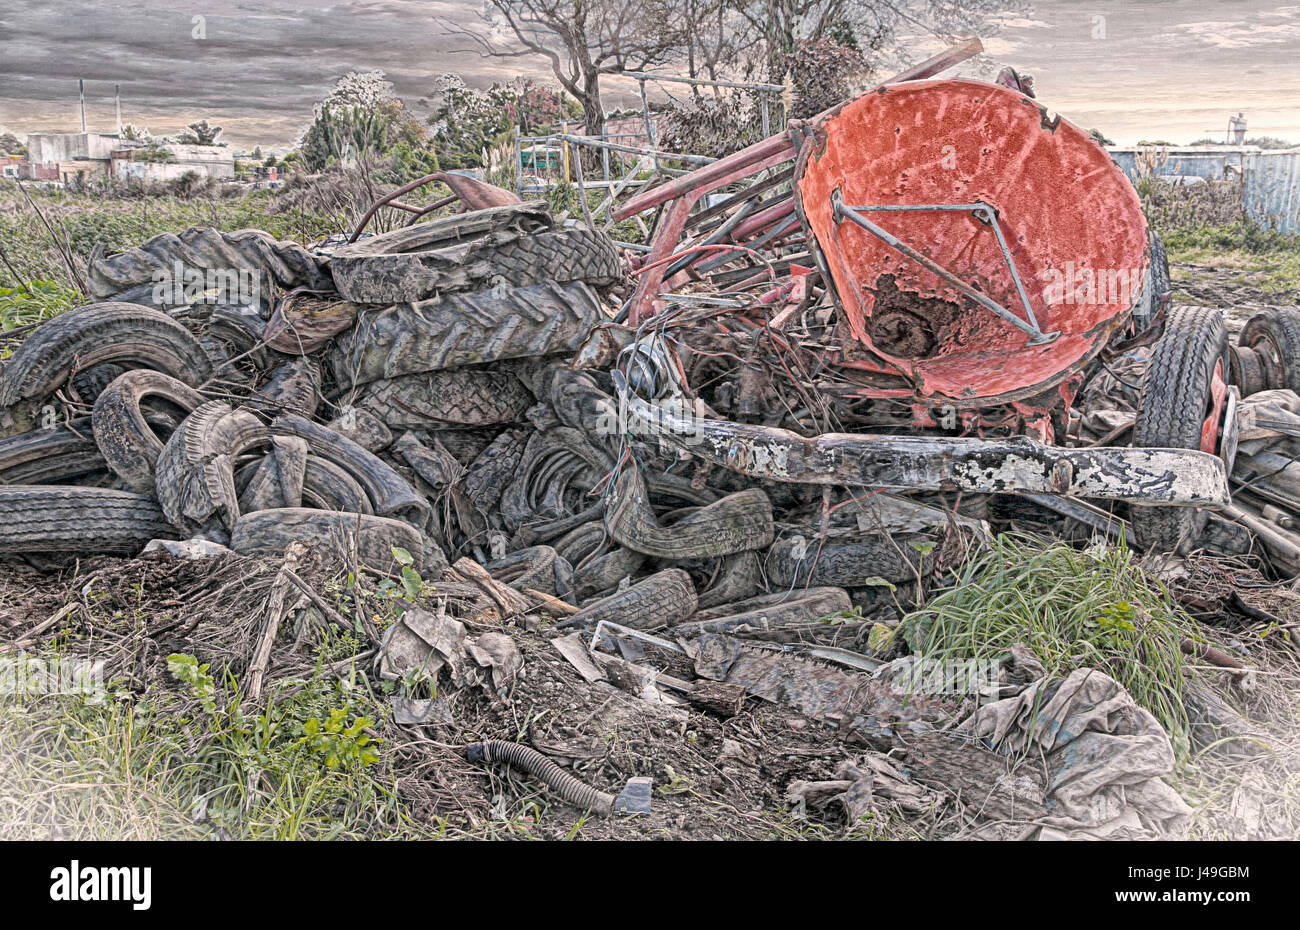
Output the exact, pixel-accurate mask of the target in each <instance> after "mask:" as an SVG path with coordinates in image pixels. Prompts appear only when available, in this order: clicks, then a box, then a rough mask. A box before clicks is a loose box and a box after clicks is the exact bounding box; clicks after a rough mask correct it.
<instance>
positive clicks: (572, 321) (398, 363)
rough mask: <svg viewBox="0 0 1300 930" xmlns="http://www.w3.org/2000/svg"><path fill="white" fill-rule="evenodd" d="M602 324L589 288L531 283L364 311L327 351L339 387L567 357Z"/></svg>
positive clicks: (603, 316)
mask: <svg viewBox="0 0 1300 930" xmlns="http://www.w3.org/2000/svg"><path fill="white" fill-rule="evenodd" d="M605 319H606V317H605V311H604V310H603V309H602V308H601V305H600V301H599V300H598V299H597V297H596V295H595V294H594V293H593V292H592V291H591V289H590V288H589V287H587V285H585V284H582V283H581V282H575V283H570V284H556V283H554V282H547V283H545V284H534V285H530V286H527V287H504V288H500V289H496V288H493V289H490V290H486V291H477V292H475V293H471V294H448V295H447V296H445V297H443V298H442V299H440V300H436V301H432V300H430V301H423V302H420V303H413V304H396V305H394V306H391V307H385V308H383V309H377V310H365V311H362V312H361V313H360V314H359V315H358V316H357V323H356V325H355V326H353V327H352V328H351V329H349V330H348V331H347V332H345V333H341V334H340V335H339V336H338V337H337V338H336V339H335V340H334V346H333V348H332V349H330V351H329V355H328V358H329V364H330V368H331V370H332V372H333V374H334V380H335V381H336V382H337V383H338V384H339V385H340V386H342V387H344V388H346V387H349V386H352V385H358V384H368V383H369V382H371V381H379V380H381V379H383V378H396V377H398V376H399V375H413V374H419V373H420V372H425V371H438V370H441V369H444V368H458V367H460V366H462V365H478V364H481V363H483V362H494V361H498V360H500V359H507V358H531V357H540V356H545V355H554V354H556V353H563V352H572V351H574V350H575V349H577V348H578V346H580V345H581V344H582V343H583V341H584V340H585V339H586V338H587V336H588V335H589V334H590V333H591V331H592V330H593V329H594V328H595V327H596V325H597V324H599V323H602V322H604V321H605Z"/></svg>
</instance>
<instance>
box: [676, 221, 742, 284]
mask: <svg viewBox="0 0 1300 930" xmlns="http://www.w3.org/2000/svg"><path fill="white" fill-rule="evenodd" d="M753 207H754V204H753V203H743V204H741V205H740V209H739V210H737V211H736V213H735V215H734V216H731V217H729V218H728V219H727V221H726V222H725V223H723V224H722V225H721V226H720V227H718V228H717V229H716V230H714V231H713V232H712V233H710V234H709V235H708V236H705V237H704V239H703V240H701V241H699V242H688V243H685V245H686V246H688V247H690V248H694V247H698V246H703V245H718V244H719V243H721V242H722V240H723V239H725V238H726V237H727V236H728V235H729V234H730V233H731V231H732V229H734V228H735V227H736V226H737V225H739V224H740V223H741V222H743V221H744V219H745V217H747V216H748V215H749V213H750V211H751V210H752V209H753ZM703 257H704V253H701V252H692V253H691V254H689V255H683V256H682V257H681V258H680V259H679V260H677V261H675V262H673V263H672V264H671V265H669V266H668V270H667V271H665V272H664V280H665V281H671V280H672V277H673V275H675V274H677V273H678V272H681V271H685V270H686V269H687V268H689V267H690V266H691V265H692V264H694V263H695V262H697V261H699V260H700V259H702V258H703Z"/></svg>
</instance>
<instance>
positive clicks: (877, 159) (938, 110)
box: [796, 80, 1147, 406]
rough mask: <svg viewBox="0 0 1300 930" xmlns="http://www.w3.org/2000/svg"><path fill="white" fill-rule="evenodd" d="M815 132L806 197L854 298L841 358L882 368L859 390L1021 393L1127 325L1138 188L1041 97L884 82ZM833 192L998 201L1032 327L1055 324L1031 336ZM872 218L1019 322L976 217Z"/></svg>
mask: <svg viewBox="0 0 1300 930" xmlns="http://www.w3.org/2000/svg"><path fill="white" fill-rule="evenodd" d="M813 134H814V135H813V138H812V139H811V140H809V141H808V142H806V143H805V145H804V146H803V148H802V150H801V153H800V158H799V162H798V165H799V168H798V169H797V171H796V176H797V177H798V178H799V181H798V193H799V197H798V199H799V202H800V207H801V212H802V215H803V217H804V220H805V223H806V225H807V226H808V227H809V229H810V230H811V232H812V233H813V235H814V236H815V238H816V242H817V245H818V246H819V249H820V252H821V254H822V257H823V259H824V261H825V263H826V266H827V271H828V272H829V273H830V275H831V278H832V280H833V282H834V289H833V290H834V292H835V295H836V297H837V299H838V301H839V303H840V305H841V307H842V308H843V310H844V320H845V325H844V332H843V334H842V336H843V340H844V343H845V348H844V352H843V358H842V360H841V361H842V363H843V364H845V365H847V366H848V367H851V368H856V369H860V370H862V371H863V372H864V373H874V374H876V375H881V376H885V377H880V378H877V379H876V380H875V382H874V386H873V387H872V388H870V389H868V390H867V391H866V393H869V394H874V395H876V396H907V395H911V396H914V397H916V398H928V399H935V400H939V399H943V400H946V401H948V402H951V403H953V404H955V405H958V406H976V405H979V406H986V405H989V404H992V403H1005V402H1009V401H1013V400H1019V399H1022V398H1024V397H1027V396H1030V395H1033V394H1038V393H1041V392H1043V391H1044V390H1045V389H1047V388H1050V387H1051V386H1052V385H1055V384H1057V383H1059V382H1060V381H1062V380H1063V379H1064V378H1066V377H1067V376H1068V375H1070V374H1071V373H1072V372H1074V371H1077V370H1078V369H1079V368H1080V367H1081V366H1082V365H1083V364H1084V363H1085V362H1087V361H1088V360H1089V359H1090V358H1092V357H1093V356H1094V355H1095V354H1096V353H1097V352H1099V351H1100V350H1101V348H1102V347H1103V346H1104V345H1105V343H1106V341H1107V339H1108V338H1109V336H1110V335H1111V334H1112V333H1113V332H1114V331H1116V330H1117V329H1118V328H1119V327H1120V326H1122V325H1124V323H1125V322H1126V321H1127V319H1128V316H1129V312H1130V310H1131V306H1132V304H1133V302H1134V300H1135V299H1136V298H1137V296H1138V291H1137V287H1140V282H1141V281H1143V280H1145V270H1146V265H1147V255H1146V247H1147V240H1146V222H1145V219H1144V217H1143V215H1142V208H1141V205H1140V204H1139V202H1138V198H1137V195H1136V193H1135V192H1134V190H1133V187H1132V185H1130V184H1129V183H1128V181H1127V180H1126V179H1125V177H1124V175H1123V174H1122V173H1121V172H1120V170H1119V169H1118V168H1117V167H1116V166H1115V165H1114V163H1113V162H1112V161H1111V159H1110V156H1109V155H1108V154H1107V153H1106V152H1105V150H1103V149H1102V148H1101V147H1100V146H1098V145H1096V144H1095V143H1093V142H1092V140H1091V139H1089V138H1088V137H1087V135H1086V134H1085V133H1084V132H1083V131H1082V130H1080V129H1078V128H1077V127H1075V126H1073V125H1072V124H1070V123H1068V122H1066V121H1065V120H1062V119H1059V118H1057V117H1049V116H1048V115H1047V113H1046V112H1045V111H1044V110H1043V109H1042V108H1041V107H1040V106H1039V104H1038V103H1036V102H1035V101H1033V100H1031V99H1029V98H1028V97H1025V96H1024V95H1022V94H1019V93H1016V92H1014V91H1011V90H1008V89H1006V88H1003V87H999V86H995V85H990V84H986V83H982V82H977V81H967V80H951V81H920V82H913V83H906V84H896V85H888V86H884V87H881V88H878V89H876V90H874V91H872V92H870V93H868V94H866V95H865V96H863V97H861V98H859V99H857V100H855V101H852V102H851V103H849V104H847V105H845V106H844V107H842V108H841V109H840V110H838V111H837V112H834V113H832V114H830V115H828V116H827V117H825V118H821V119H819V120H817V121H815V122H814V124H813ZM835 191H839V192H840V194H841V196H842V198H843V202H844V203H845V204H849V205H868V204H870V205H880V204H943V203H975V202H976V201H983V202H985V203H988V204H990V205H991V206H993V207H994V208H995V209H996V210H997V211H998V214H999V222H1000V224H1001V229H1002V232H1003V235H1004V236H1005V237H1006V239H1007V242H1008V245H1009V247H1010V250H1011V254H1012V257H1013V260H1014V261H1015V263H1016V267H1017V269H1018V271H1019V273H1020V275H1021V278H1022V280H1023V281H1024V284H1025V288H1026V290H1027V292H1028V295H1029V299H1030V302H1031V303H1032V305H1033V308H1034V312H1035V314H1036V316H1037V319H1038V323H1039V325H1040V326H1041V328H1042V329H1043V330H1044V331H1046V332H1050V331H1055V330H1059V331H1061V336H1060V337H1059V338H1058V339H1057V340H1056V341H1054V342H1052V343H1050V344H1048V345H1040V346H1029V345H1027V342H1028V341H1029V337H1028V336H1027V335H1026V334H1024V333H1022V332H1020V331H1019V330H1017V329H1016V328H1014V327H1013V326H1011V325H1010V324H1009V323H1007V322H1006V321H1004V320H1001V319H999V318H998V317H997V316H995V315H994V314H992V313H991V312H990V311H988V310H986V309H985V308H983V307H980V306H979V305H978V304H975V303H974V302H972V301H968V300H967V299H966V298H964V297H962V296H961V295H960V294H959V293H958V292H957V291H956V290H955V289H954V288H953V287H952V286H951V285H949V284H947V283H945V282H944V281H942V280H941V279H940V278H939V277H938V276H937V275H935V274H933V273H932V272H930V271H928V270H926V269H924V268H922V267H920V266H919V265H917V264H916V263H915V262H912V261H910V260H908V259H907V258H906V257H905V256H903V255H901V254H900V253H898V252H897V251H895V250H894V249H892V248H890V247H889V246H887V245H886V244H885V243H883V242H881V241H880V240H879V239H877V238H876V237H874V236H872V235H871V234H870V233H868V232H867V231H866V230H863V229H860V228H858V227H856V226H854V225H852V224H851V223H849V222H847V221H845V222H842V223H839V224H837V223H836V222H835V214H834V211H833V208H832V205H831V195H832V193H833V192H835ZM866 216H867V217H868V218H869V219H871V220H872V221H873V222H875V223H877V224H878V225H879V226H881V227H883V228H885V229H887V230H888V231H890V232H891V233H893V234H894V235H896V236H898V237H899V238H900V239H902V240H903V241H904V242H906V243H907V244H909V245H911V246H912V247H913V248H915V249H917V250H918V251H920V252H921V253H922V254H924V255H926V256H927V257H928V258H930V259H932V260H934V261H936V262H938V263H939V264H940V265H942V266H943V267H945V268H946V269H948V270H949V271H952V272H953V273H955V274H956V275H957V276H958V277H959V278H961V279H962V280H964V281H966V282H967V283H969V284H971V285H972V286H974V287H975V288H976V289H978V290H980V291H982V292H983V293H985V294H986V295H988V296H989V297H990V298H992V299H993V300H995V301H997V302H998V303H999V304H1001V305H1002V306H1003V307H1005V308H1007V309H1009V310H1011V311H1012V312H1013V313H1015V314H1016V315H1017V316H1021V317H1022V318H1024V310H1023V307H1022V305H1021V301H1020V298H1019V296H1018V294H1017V293H1016V290H1015V287H1014V283H1013V281H1012V278H1011V275H1010V273H1009V272H1008V270H1007V267H1006V263H1005V260H1004V258H1003V256H1002V252H1001V251H1000V249H999V248H998V244H997V240H996V238H995V236H994V234H993V231H992V229H991V228H989V227H988V226H987V225H986V224H984V223H982V222H981V221H980V220H978V219H977V218H975V217H974V216H972V215H970V214H968V213H965V212H958V213H953V212H925V213H917V212H907V213H897V212H873V213H868V214H866ZM1089 271H1091V273H1092V274H1093V275H1094V276H1096V275H1097V273H1099V272H1102V273H1104V274H1105V276H1106V277H1105V278H1104V279H1103V280H1104V282H1105V286H1103V287H1093V288H1092V290H1091V291H1090V292H1089V291H1088V290H1086V289H1083V288H1082V287H1081V286H1080V284H1081V282H1084V281H1086V280H1087V275H1088V272H1089ZM1121 275H1122V277H1119V276H1121ZM1058 276H1059V277H1058ZM1112 282H1113V283H1114V285H1115V286H1113V287H1112V286H1111V285H1112ZM1054 283H1059V284H1060V285H1061V287H1060V289H1059V293H1058V292H1056V291H1055V290H1054V289H1053V285H1054ZM1068 285H1074V286H1068ZM1135 285H1136V286H1135ZM1067 291H1068V292H1069V293H1068V297H1067V295H1066V292H1067ZM909 327H911V328H909ZM927 330H928V334H927V332H925V331H927ZM918 333H920V335H918ZM889 376H892V377H889ZM864 377H866V379H867V381H868V382H869V383H872V379H871V377H870V376H869V375H865V374H864Z"/></svg>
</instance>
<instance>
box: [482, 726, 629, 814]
mask: <svg viewBox="0 0 1300 930" xmlns="http://www.w3.org/2000/svg"><path fill="white" fill-rule="evenodd" d="M465 758H467V759H469V761H471V762H508V763H509V764H510V765H513V766H514V767H515V768H519V769H523V770H524V771H525V772H527V773H528V774H529V775H534V776H536V777H537V778H539V779H540V780H541V781H542V783H543V784H545V785H546V786H547V787H548V788H550V789H551V790H552V791H554V792H555V793H556V794H558V795H559V796H560V797H561V798H563V799H564V800H565V801H568V802H569V803H570V804H572V805H573V806H574V807H580V808H582V809H584V810H587V809H590V810H593V811H595V812H596V813H597V814H601V815H603V816H609V815H610V814H612V813H613V812H614V796H613V795H612V794H607V793H606V792H604V791H597V790H596V789H595V788H593V787H591V786H590V785H588V784H585V783H583V782H581V781H579V780H578V779H576V778H574V777H573V776H572V775H570V774H569V773H568V772H566V771H565V770H564V769H562V768H560V767H559V766H558V765H556V764H555V763H554V762H552V761H551V760H550V759H548V758H547V757H546V756H544V755H542V754H541V753H540V752H538V751H537V750H536V749H533V748H532V747H531V746H523V745H521V744H519V743H507V742H505V741H504V740H497V739H489V740H484V741H483V742H481V743H474V744H473V745H472V746H470V747H469V748H468V749H466V750H465Z"/></svg>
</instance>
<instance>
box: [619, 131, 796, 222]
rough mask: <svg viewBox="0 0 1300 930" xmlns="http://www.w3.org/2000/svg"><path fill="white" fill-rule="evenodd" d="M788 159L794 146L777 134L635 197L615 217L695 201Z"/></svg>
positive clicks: (783, 135) (623, 216)
mask: <svg viewBox="0 0 1300 930" xmlns="http://www.w3.org/2000/svg"><path fill="white" fill-rule="evenodd" d="M791 158H794V143H793V142H792V141H791V140H790V137H789V136H788V135H786V134H785V133H778V134H777V135H775V136H771V137H770V138H767V139H763V140H761V141H759V142H755V143H754V144H753V145H751V146H749V147H747V148H743V149H741V150H740V151H739V152H732V153H731V154H730V155H728V156H726V157H725V158H719V159H718V160H717V161H715V162H713V164H711V165H705V166H704V167H703V168H699V169H697V170H695V171H692V172H691V173H690V174H684V175H682V176H681V177H679V178H676V179H674V180H672V181H669V182H668V183H667V184H662V185H660V186H659V187H656V188H654V189H653V190H648V191H643V192H641V193H639V194H637V195H636V196H635V197H633V198H631V199H630V200H628V202H627V203H625V204H623V206H621V207H620V208H619V209H618V212H617V213H615V214H614V218H615V219H620V220H625V219H627V218H628V217H629V216H631V215H632V214H634V213H643V212H645V211H646V210H651V209H653V208H655V207H657V206H659V205H660V204H663V203H667V202H668V201H670V200H676V199H678V198H680V197H684V196H687V195H691V194H693V195H694V196H695V199H697V200H698V199H699V198H700V197H702V196H703V195H704V194H706V193H708V192H709V191H711V190H716V189H717V188H719V187H722V186H724V185H726V184H734V183H735V182H736V181H739V180H740V179H741V178H743V177H747V176H749V175H751V174H757V173H758V172H759V171H762V170H763V169H765V168H771V167H772V166H773V165H779V164H780V163H781V162H783V161H788V160H790V159H791Z"/></svg>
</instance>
